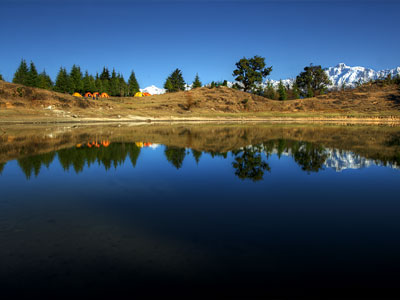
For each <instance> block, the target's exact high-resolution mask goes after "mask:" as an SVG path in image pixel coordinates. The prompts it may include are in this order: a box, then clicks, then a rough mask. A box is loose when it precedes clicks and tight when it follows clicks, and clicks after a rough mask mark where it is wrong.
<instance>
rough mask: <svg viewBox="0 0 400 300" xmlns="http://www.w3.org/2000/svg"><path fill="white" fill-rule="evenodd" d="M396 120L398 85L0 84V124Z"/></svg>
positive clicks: (399, 109) (399, 115)
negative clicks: (260, 92) (118, 90)
mask: <svg viewBox="0 0 400 300" xmlns="http://www.w3.org/2000/svg"><path fill="white" fill-rule="evenodd" d="M333 115H334V116H340V117H348V116H353V117H354V116H355V117H363V118H365V117H373V118H376V117H392V116H394V117H396V118H400V91H399V87H398V86H397V85H388V86H377V85H370V86H363V87H361V88H358V89H354V90H349V91H340V92H332V93H329V94H326V95H322V96H318V97H315V98H309V99H298V100H287V101H277V100H270V99H266V98H264V97H261V96H257V95H253V94H249V93H245V92H242V91H238V90H234V89H230V88H227V87H220V88H213V89H209V88H198V89H194V90H191V91H185V92H177V93H168V94H163V95H154V96H150V97H143V98H132V97H125V98H110V99H106V100H104V99H101V100H91V99H90V100H88V99H82V98H75V97H72V96H70V95H66V94H61V93H56V92H51V91H46V90H42V89H36V88H30V87H24V86H21V85H17V84H12V83H7V82H4V81H0V121H3V122H4V121H19V122H21V121H27V120H31V121H51V122H54V121H77V120H96V121H102V120H106V121H107V120H118V119H121V120H144V119H164V120H165V119H173V118H181V119H182V118H184V119H193V118H199V119H201V118H202V119H215V118H217V119H218V118H230V119H241V118H262V119H266V118H267V119H268V118H275V117H294V118H298V117H303V118H308V117H313V118H317V117H324V116H325V117H332V116H333Z"/></svg>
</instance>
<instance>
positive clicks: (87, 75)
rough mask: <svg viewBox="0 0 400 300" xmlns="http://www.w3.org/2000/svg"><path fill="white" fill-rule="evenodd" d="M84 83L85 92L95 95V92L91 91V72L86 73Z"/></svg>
mask: <svg viewBox="0 0 400 300" xmlns="http://www.w3.org/2000/svg"><path fill="white" fill-rule="evenodd" d="M82 82H83V92H84V93H87V92H91V93H93V91H91V90H90V78H89V72H88V71H87V70H86V71H85V75H84V76H83V79H82Z"/></svg>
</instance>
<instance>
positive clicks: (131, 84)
mask: <svg viewBox="0 0 400 300" xmlns="http://www.w3.org/2000/svg"><path fill="white" fill-rule="evenodd" d="M128 90H129V96H134V95H135V94H136V93H137V92H139V91H140V87H139V83H138V82H137V80H136V76H135V72H134V71H133V70H132V72H131V75H130V76H129V80H128Z"/></svg>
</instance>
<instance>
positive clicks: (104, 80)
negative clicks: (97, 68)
mask: <svg viewBox="0 0 400 300" xmlns="http://www.w3.org/2000/svg"><path fill="white" fill-rule="evenodd" d="M100 79H101V87H102V91H101V92H102V93H107V94H109V95H111V92H110V80H111V77H110V71H109V70H108V69H107V68H106V67H104V68H103V72H101V74H100Z"/></svg>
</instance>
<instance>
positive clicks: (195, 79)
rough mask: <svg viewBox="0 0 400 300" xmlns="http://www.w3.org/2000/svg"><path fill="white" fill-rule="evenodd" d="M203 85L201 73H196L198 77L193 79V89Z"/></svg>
mask: <svg viewBox="0 0 400 300" xmlns="http://www.w3.org/2000/svg"><path fill="white" fill-rule="evenodd" d="M201 86H202V83H201V81H200V77H199V74H196V77H195V78H194V81H193V85H192V89H195V88H199V87H201Z"/></svg>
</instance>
